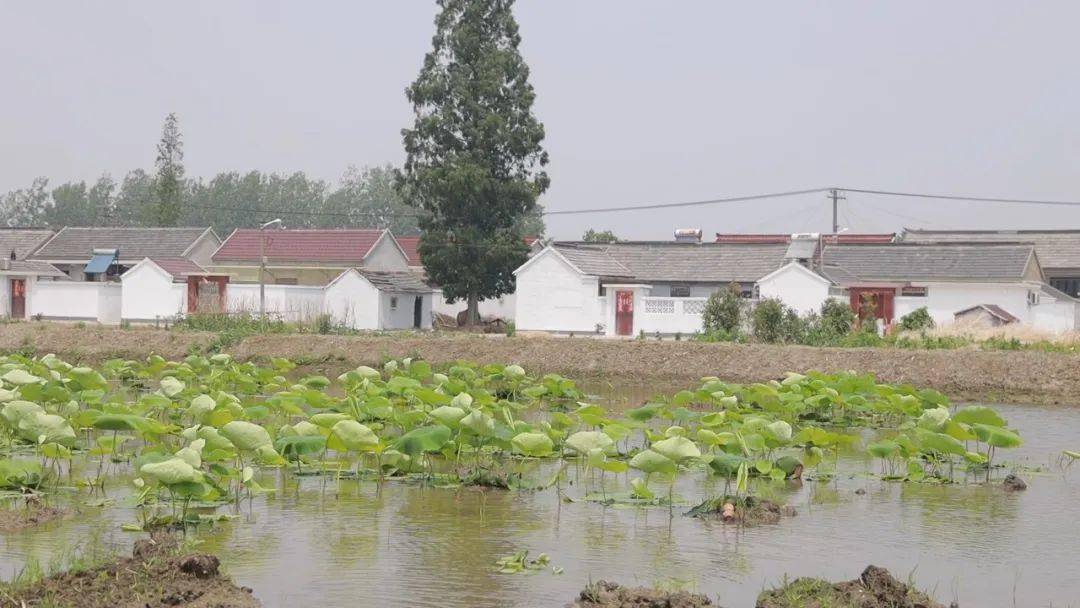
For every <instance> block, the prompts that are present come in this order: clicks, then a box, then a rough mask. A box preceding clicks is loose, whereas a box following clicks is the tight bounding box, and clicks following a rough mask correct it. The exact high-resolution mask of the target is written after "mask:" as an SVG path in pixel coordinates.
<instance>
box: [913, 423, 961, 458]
mask: <svg viewBox="0 0 1080 608" xmlns="http://www.w3.org/2000/svg"><path fill="white" fill-rule="evenodd" d="M917 430H918V433H917V434H916V437H917V439H918V440H919V447H920V448H922V449H923V450H924V451H931V452H939V453H941V454H953V455H956V456H963V455H964V454H966V453H967V450H966V449H964V444H962V443H960V442H959V441H957V440H956V439H953V438H952V437H950V436H948V435H946V434H944V433H935V432H933V431H928V430H926V429H917Z"/></svg>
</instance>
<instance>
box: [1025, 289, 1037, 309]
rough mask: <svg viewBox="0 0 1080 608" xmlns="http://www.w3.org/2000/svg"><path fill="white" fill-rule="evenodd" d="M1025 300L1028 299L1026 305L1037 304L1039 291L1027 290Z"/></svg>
mask: <svg viewBox="0 0 1080 608" xmlns="http://www.w3.org/2000/svg"><path fill="white" fill-rule="evenodd" d="M1027 300H1028V306H1035V305H1037V304H1038V303H1039V292H1037V291H1029V292H1028V298H1027Z"/></svg>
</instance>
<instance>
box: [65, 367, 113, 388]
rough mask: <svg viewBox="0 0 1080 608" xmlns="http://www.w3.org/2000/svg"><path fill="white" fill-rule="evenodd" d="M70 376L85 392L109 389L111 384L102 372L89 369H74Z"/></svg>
mask: <svg viewBox="0 0 1080 608" xmlns="http://www.w3.org/2000/svg"><path fill="white" fill-rule="evenodd" d="M68 375H69V376H70V377H71V379H72V380H74V381H75V382H76V383H77V384H78V385H79V386H80V387H81V388H82V389H83V390H95V389H105V388H108V386H109V383H108V381H107V380H105V376H102V375H101V373H100V372H98V371H97V370H94V369H92V368H89V367H75V368H72V369H71V370H70V371H69V372H68Z"/></svg>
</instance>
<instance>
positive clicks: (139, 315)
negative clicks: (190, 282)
mask: <svg viewBox="0 0 1080 608" xmlns="http://www.w3.org/2000/svg"><path fill="white" fill-rule="evenodd" d="M120 284H121V288H122V302H121V305H120V316H121V318H123V319H125V320H128V321H153V320H156V319H159V318H160V319H166V318H170V317H175V316H176V315H179V314H186V313H187V285H186V284H184V283H175V282H173V278H172V276H171V275H169V274H168V273H167V272H165V271H163V270H162V269H161V268H160V267H158V266H157V265H155V264H152V263H143V264H140V265H138V266H136V267H135V268H132V269H131V270H129V271H128V272H126V273H125V274H124V276H123V277H122V278H121V279H120Z"/></svg>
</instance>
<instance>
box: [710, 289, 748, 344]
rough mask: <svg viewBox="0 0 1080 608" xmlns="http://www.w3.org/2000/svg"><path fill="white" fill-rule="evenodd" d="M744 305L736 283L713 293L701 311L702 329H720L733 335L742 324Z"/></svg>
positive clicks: (740, 290)
mask: <svg viewBox="0 0 1080 608" xmlns="http://www.w3.org/2000/svg"><path fill="white" fill-rule="evenodd" d="M745 305H746V304H745V302H744V301H743V298H742V288H741V287H739V285H738V284H737V283H732V284H731V285H728V286H727V287H725V288H724V289H722V290H720V291H717V292H715V293H713V294H712V295H710V296H709V301H708V302H706V303H705V310H703V311H702V313H701V325H702V329H703V330H704V332H705V333H712V332H715V331H721V330H722V331H724V332H725V333H726V334H728V335H735V334H736V333H738V331H739V327H740V325H741V324H742V318H743V307H744V306H745Z"/></svg>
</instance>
